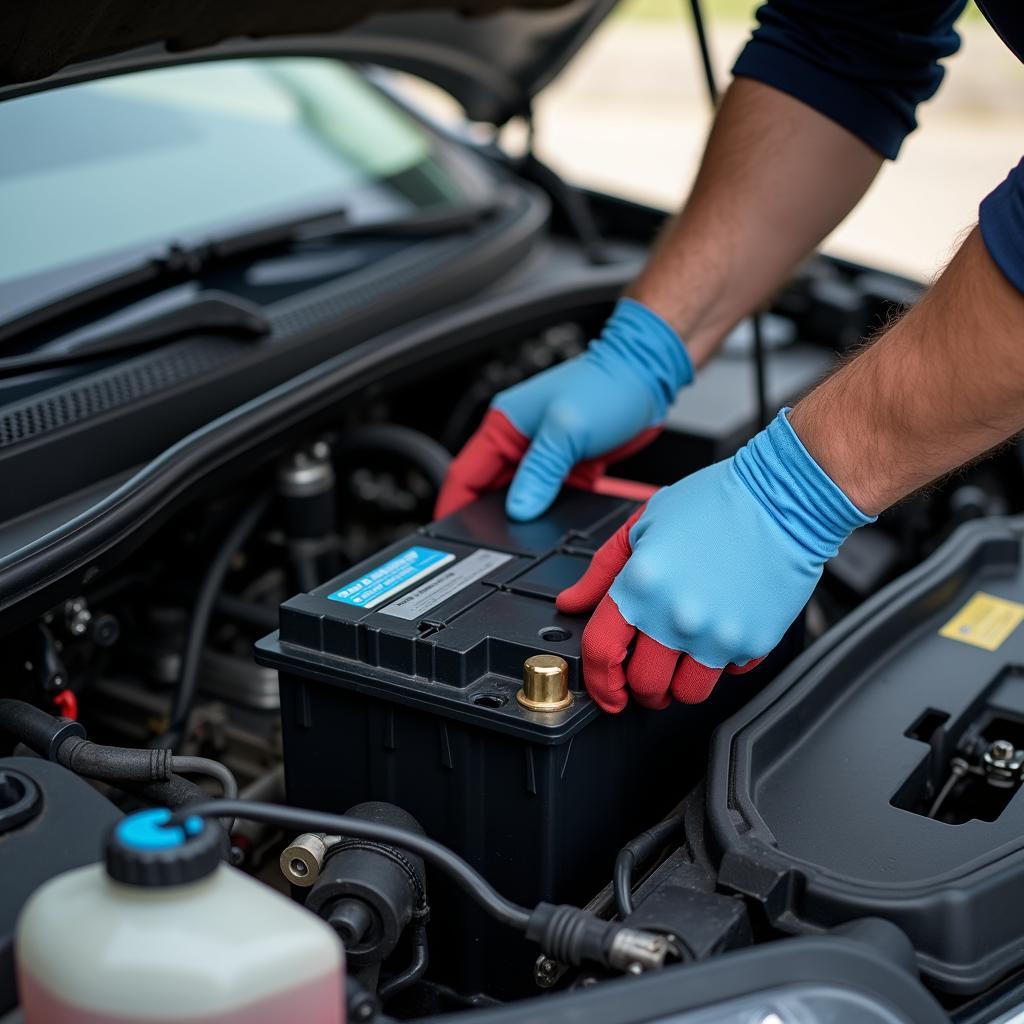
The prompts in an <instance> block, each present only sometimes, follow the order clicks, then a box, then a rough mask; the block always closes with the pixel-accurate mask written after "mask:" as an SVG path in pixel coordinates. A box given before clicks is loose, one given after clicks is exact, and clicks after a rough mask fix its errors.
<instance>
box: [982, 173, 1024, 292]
mask: <svg viewBox="0 0 1024 1024" xmlns="http://www.w3.org/2000/svg"><path fill="white" fill-rule="evenodd" d="M979 223H980V226H981V237H982V238H983V239H984V240H985V248H987V249H988V252H989V255H990V256H991V257H992V259H994V260H995V261H996V265H997V266H998V267H999V269H1000V270H1001V271H1002V272H1003V273H1004V274H1005V275H1006V277H1007V278H1008V279H1009V281H1010V283H1011V284H1012V285H1013V286H1014V287H1015V288H1016V289H1017V290H1018V291H1020V292H1024V160H1022V161H1021V162H1020V163H1019V164H1017V166H1016V167H1014V169H1013V170H1012V171H1010V175H1009V177H1008V178H1007V179H1006V181H1004V182H1003V183H1002V185H1000V186H999V187H998V188H997V189H996V190H995V191H994V192H992V193H991V194H990V195H989V196H988V197H987V198H986V199H985V200H984V201H983V202H982V204H981V215H980V217H979Z"/></svg>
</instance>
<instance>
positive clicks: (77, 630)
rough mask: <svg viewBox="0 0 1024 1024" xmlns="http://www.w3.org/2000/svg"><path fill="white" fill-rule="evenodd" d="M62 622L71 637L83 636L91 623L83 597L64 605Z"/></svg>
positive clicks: (89, 613) (90, 615) (90, 614)
mask: <svg viewBox="0 0 1024 1024" xmlns="http://www.w3.org/2000/svg"><path fill="white" fill-rule="evenodd" d="M64 621H65V623H66V624H67V627H68V632H69V633H70V634H71V635H72V636H85V634H86V632H88V629H89V623H90V622H92V612H91V611H89V605H88V604H87V603H86V600H85V598H84V597H76V598H75V599H74V600H72V601H68V602H67V604H65V605H64Z"/></svg>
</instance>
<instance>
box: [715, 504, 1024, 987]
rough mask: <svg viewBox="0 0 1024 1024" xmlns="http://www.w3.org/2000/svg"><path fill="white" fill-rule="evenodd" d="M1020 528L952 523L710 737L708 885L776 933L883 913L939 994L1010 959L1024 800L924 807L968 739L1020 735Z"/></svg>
mask: <svg viewBox="0 0 1024 1024" xmlns="http://www.w3.org/2000/svg"><path fill="white" fill-rule="evenodd" d="M1022 534H1024V520H1017V519H1015V520H988V521H985V522H983V523H976V524H970V525H968V526H965V527H962V528H961V529H960V530H959V531H957V533H955V534H954V535H953V537H952V538H951V539H950V540H949V541H947V542H946V544H944V545H943V546H942V547H941V548H940V549H939V550H938V551H937V552H936V553H935V554H934V555H932V556H931V557H930V558H929V559H928V560H927V561H925V562H924V563H922V564H921V565H920V566H919V567H918V568H917V569H915V570H914V571H913V572H911V573H909V574H907V575H906V576H904V577H902V578H901V579H899V580H897V581H895V582H894V583H892V584H891V585H890V586H888V587H887V588H886V589H885V590H883V591H881V592H880V593H879V594H878V595H877V596H876V597H875V598H873V599H872V600H870V601H868V602H867V603H866V604H864V605H863V606H862V607H861V608H860V609H858V611H857V612H855V613H854V614H853V615H851V616H849V618H848V619H846V620H844V621H843V623H841V624H840V625H839V626H838V627H837V628H835V629H833V630H831V631H830V632H828V633H826V634H825V636H824V637H822V639H821V640H819V641H818V642H817V643H816V644H815V645H814V646H813V647H812V648H811V649H810V650H808V651H807V652H805V654H804V655H803V656H802V657H800V658H799V659H798V660H797V661H795V662H794V663H793V664H792V665H791V666H790V667H789V669H788V670H787V671H785V672H784V673H783V674H782V675H780V676H779V678H778V679H777V680H776V681H775V682H774V683H773V684H772V685H771V686H770V687H768V688H767V689H765V690H764V691H763V692H762V693H761V694H760V695H759V696H758V697H757V698H756V699H755V700H754V701H752V702H751V703H750V704H749V705H748V706H747V707H746V708H745V709H743V711H741V712H740V713H739V714H738V715H737V716H736V717H735V718H733V719H732V720H730V721H729V722H728V723H726V724H725V725H724V726H723V727H722V728H721V729H720V730H719V732H718V734H717V736H716V739H715V743H714V748H713V754H712V764H711V773H710V777H709V783H708V819H709V825H710V832H711V840H710V841H711V846H712V847H713V848H717V851H718V853H719V854H720V855H721V862H720V872H719V885H720V887H722V888H724V889H725V890H727V891H732V892H737V893H742V894H744V895H747V896H751V897H754V898H755V899H757V900H760V901H761V902H762V903H763V905H764V908H765V911H766V912H767V914H768V917H769V919H770V920H771V921H772V922H773V923H774V924H775V925H776V926H778V927H779V928H781V929H783V930H785V931H791V932H808V933H814V932H819V931H821V930H822V929H823V928H829V927H832V926H834V925H836V924H839V923H842V922H844V921H850V920H853V919H856V918H860V917H865V916H877V917H885V918H888V919H889V920H890V921H892V922H894V923H895V924H897V925H898V926H899V927H900V928H902V929H903V931H904V932H905V933H906V934H907V935H908V936H909V938H910V939H911V941H912V942H913V944H914V947H915V950H916V954H917V958H918V963H919V966H920V968H921V970H922V972H923V973H924V975H925V976H926V977H927V978H928V979H929V980H930V981H931V983H932V984H933V985H936V986H938V987H940V988H943V989H945V990H948V991H952V992H957V993H974V992H978V991H981V990H983V989H985V988H987V987H988V986H989V985H991V984H992V983H994V982H995V981H997V980H998V979H999V978H1000V977H1001V976H1003V975H1005V974H1006V973H1008V972H1009V971H1011V970H1014V969H1017V968H1019V967H1020V966H1021V965H1022V964H1024V939H1022V933H1024V928H1022V924H1021V922H1022V920H1024V794H1022V793H1021V792H1020V791H1019V789H1018V790H1017V791H1013V789H1009V790H1005V789H1004V790H1003V791H1002V792H1003V793H1004V796H1003V800H1002V802H1003V803H1004V804H1005V806H1002V807H1001V809H1000V810H999V811H998V813H993V812H992V809H991V805H990V804H991V802H990V801H989V800H987V798H986V794H988V792H989V791H988V790H987V789H984V788H982V789H981V790H978V791H977V792H978V793H979V794H980V797H981V798H980V799H978V801H977V804H976V806H975V805H974V803H973V802H972V801H971V800H967V801H966V802H965V806H963V807H962V808H961V812H962V813H961V814H960V816H959V817H958V818H955V819H950V818H948V817H947V816H945V815H943V814H942V813H940V812H934V813H938V814H939V818H943V817H947V820H937V819H936V818H933V817H929V814H930V813H933V806H934V804H935V801H936V800H937V799H938V796H937V794H941V792H942V786H943V782H944V780H946V779H948V778H949V766H950V764H951V761H952V758H953V757H954V756H956V755H957V753H958V752H959V751H961V750H962V749H964V745H965V744H968V745H970V744H972V743H973V744H974V746H975V748H976V749H980V747H979V744H982V741H984V739H985V729H990V730H991V735H990V736H989V737H988V741H989V742H990V741H991V739H992V738H994V737H995V736H997V735H1000V734H1002V733H1004V732H1007V731H1008V732H1009V733H1010V734H1011V736H1012V735H1016V736H1018V737H1019V736H1022V735H1024V628H1022V627H1021V625H1020V623H1021V622H1022V621H1024V559H1022V548H1021V542H1022ZM982 745H983V744H982ZM1020 745H1021V744H1020V743H1018V746H1020ZM972 778H975V777H974V776H972ZM972 784H976V785H978V786H981V787H985V786H986V783H985V781H983V780H982V781H979V782H977V783H972ZM975 812H976V816H975ZM985 819H987V820H985ZM956 822H961V823H956Z"/></svg>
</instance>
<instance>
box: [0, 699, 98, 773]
mask: <svg viewBox="0 0 1024 1024" xmlns="http://www.w3.org/2000/svg"><path fill="white" fill-rule="evenodd" d="M0 735H4V736H6V737H8V738H9V739H10V740H12V741H13V743H24V744H25V746H26V747H28V748H29V749H30V750H33V751H35V753H37V754H38V755H39V756H40V757H45V758H46V759H47V760H49V761H56V760H57V751H58V750H60V748H61V745H62V744H63V743H64V741H65V740H67V739H70V738H72V737H76V738H80V739H84V738H85V727H84V726H83V725H82V724H81V723H80V722H73V721H72V720H71V719H70V718H57V716H56V715H51V714H49V712H46V711H42V710H41V709H40V708H37V707H35V705H33V704H29V703H27V702H26V701H23V700H14V699H13V698H11V697H2V698H0Z"/></svg>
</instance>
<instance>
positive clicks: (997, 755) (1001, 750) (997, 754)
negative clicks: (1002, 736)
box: [989, 740, 1017, 761]
mask: <svg viewBox="0 0 1024 1024" xmlns="http://www.w3.org/2000/svg"><path fill="white" fill-rule="evenodd" d="M1016 752H1017V748H1016V747H1014V745H1013V744H1012V743H1011V742H1010V741H1009V740H996V741H995V743H993V744H992V746H991V747H989V753H990V754H991V755H992V760H993V761H1012V760H1013V755H1014V754H1015V753H1016Z"/></svg>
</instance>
